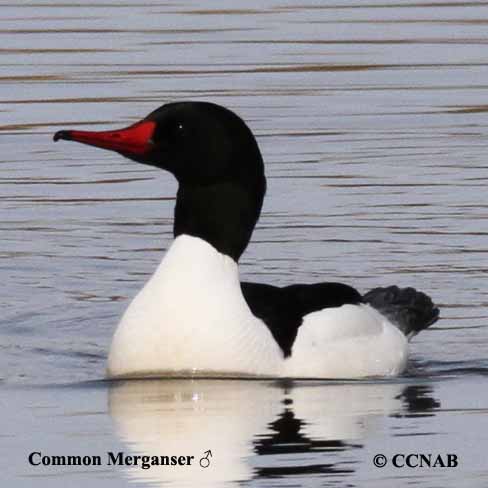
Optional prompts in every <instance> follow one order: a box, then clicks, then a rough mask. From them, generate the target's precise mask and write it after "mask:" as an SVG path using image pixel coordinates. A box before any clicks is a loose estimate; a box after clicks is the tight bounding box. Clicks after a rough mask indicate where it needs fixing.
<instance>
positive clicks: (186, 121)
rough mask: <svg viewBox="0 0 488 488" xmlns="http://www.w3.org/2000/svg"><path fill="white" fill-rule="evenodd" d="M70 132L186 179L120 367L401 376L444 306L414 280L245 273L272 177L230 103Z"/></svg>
mask: <svg viewBox="0 0 488 488" xmlns="http://www.w3.org/2000/svg"><path fill="white" fill-rule="evenodd" d="M59 139H65V140H72V141H77V142H81V143H84V144H88V145H91V146H96V147H100V148H103V149H109V150H112V151H116V152H118V153H120V154H122V155H123V156H125V157H127V158H129V159H132V160H134V161H137V162H140V163H144V164H148V165H151V166H155V167H158V168H161V169H165V170H167V171H169V172H170V173H172V174H173V175H174V176H175V177H176V179H177V181H178V184H179V187H178V193H177V200H176V207H175V214H174V241H173V243H172V244H171V246H170V248H169V249H168V251H167V252H166V254H165V256H164V258H163V260H162V262H161V264H160V265H159V266H158V268H157V269H156V272H155V273H154V274H153V276H152V277H151V278H150V280H149V281H148V283H147V284H146V285H145V286H144V288H143V289H142V290H141V291H140V292H139V294H138V295H137V296H136V297H135V298H134V300H133V301H132V303H131V304H130V305H129V307H128V309H127V310H126V312H125V314H124V315H123V317H122V319H121V321H120V323H119V325H118V327H117V329H116V331H115V334H114V337H113V340H112V345H111V348H110V354H109V358H108V375H109V376H110V377H146V376H184V375H191V376H194V375H197V376H198V375H199V376H210V377H211V376H218V377H220V376H250V377H287V378H362V377H371V376H393V375H398V374H400V373H402V372H403V371H404V370H405V368H406V364H407V349H408V341H409V339H410V338H411V337H413V336H414V335H415V334H417V333H418V332H419V331H421V330H422V329H425V328H427V327H428V326H430V325H431V324H433V323H434V322H435V321H436V320H437V319H438V317H439V310H438V308H436V307H435V306H434V305H433V303H432V300H431V299H430V298H429V297H428V296H427V295H426V294H424V293H422V292H418V291H416V290H415V289H413V288H403V289H400V288H398V287H396V286H390V287H386V288H375V289H373V290H371V291H369V292H368V293H366V294H365V295H361V294H360V293H359V292H358V291H357V290H355V289H354V288H352V287H350V286H348V285H344V284H341V283H316V284H300V285H291V286H286V287H277V286H272V285H265V284H260V283H250V282H242V283H240V281H239V271H238V266H237V263H238V260H239V258H240V256H241V255H242V253H243V252H244V250H245V249H246V247H247V245H248V243H249V240H250V238H251V234H252V231H253V229H254V226H255V225H256V222H257V220H258V218H259V215H260V212H261V206H262V203H263V198H264V194H265V191H266V178H265V175H264V164H263V159H262V156H261V153H260V150H259V147H258V144H257V142H256V139H255V138H254V136H253V134H252V132H251V130H250V129H249V128H248V127H247V125H246V124H245V123H244V121H243V120H242V119H241V118H240V117H238V116H237V115H236V114H235V113H233V112H232V111H230V110H228V109H226V108H224V107H221V106H219V105H216V104H213V103H207V102H179V103H169V104H166V105H163V106H162V107H160V108H159V109H157V110H155V111H154V112H152V113H151V114H149V115H148V116H147V117H146V118H144V119H143V120H142V121H140V122H138V123H136V124H134V125H131V126H130V127H127V128H124V129H121V130H112V131H101V132H91V131H78V130H61V131H59V132H57V133H56V134H55V135H54V140H55V141H57V140H59Z"/></svg>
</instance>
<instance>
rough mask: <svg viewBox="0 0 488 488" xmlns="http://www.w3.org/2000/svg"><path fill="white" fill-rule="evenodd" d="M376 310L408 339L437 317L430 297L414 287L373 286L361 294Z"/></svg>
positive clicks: (437, 313)
mask: <svg viewBox="0 0 488 488" xmlns="http://www.w3.org/2000/svg"><path fill="white" fill-rule="evenodd" d="M363 300H364V302H365V303H369V304H370V305H371V306H372V307H374V308H375V309H376V310H378V312H380V313H381V314H382V315H384V316H385V317H386V318H387V319H388V320H390V321H391V322H392V323H393V324H395V325H396V326H397V327H398V328H399V329H400V330H401V331H402V332H403V333H404V334H405V335H406V336H407V337H408V338H409V339H411V338H412V337H413V336H414V335H416V334H418V333H419V332H420V331H421V330H423V329H426V328H427V327H429V326H430V325H432V324H433V323H434V322H436V321H437V319H438V318H439V309H438V308H437V307H436V306H435V305H434V304H433V303H432V300H431V298H430V297H429V296H428V295H426V294H425V293H422V292H421V291H417V290H415V289H414V288H398V286H388V287H386V288H374V289H373V290H371V291H368V293H366V294H365V295H364V296H363Z"/></svg>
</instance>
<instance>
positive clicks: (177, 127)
mask: <svg viewBox="0 0 488 488" xmlns="http://www.w3.org/2000/svg"><path fill="white" fill-rule="evenodd" d="M169 134H170V137H173V138H175V139H176V138H181V137H183V135H184V134H185V126H184V125H183V124H182V123H181V122H176V123H175V124H174V125H173V126H172V127H171V128H170V131H169Z"/></svg>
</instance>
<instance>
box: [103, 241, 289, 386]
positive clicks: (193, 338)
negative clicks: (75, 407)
mask: <svg viewBox="0 0 488 488" xmlns="http://www.w3.org/2000/svg"><path fill="white" fill-rule="evenodd" d="M282 357H283V356H282V353H281V350H280V348H279V346H278V345H277V344H276V342H275V341H274V339H273V337H272V335H271V333H270V332H269V330H268V328H267V327H266V325H265V324H264V323H263V322H262V321H261V320H259V319H257V318H256V317H255V316H254V315H253V314H252V313H251V311H250V309H249V307H248V305H247V303H246V302H245V300H244V297H243V295H242V292H241V289H240V284H239V273H238V268H237V264H236V263H235V262H234V260H232V259H231V258H229V257H228V256H224V255H222V254H220V253H219V252H217V251H216V250H215V249H214V248H213V247H212V246H211V245H210V244H208V243H207V242H206V241H204V240H202V239H199V238H195V237H190V236H186V235H182V236H179V237H178V238H177V239H176V240H175V241H174V242H173V244H172V245H171V247H170V249H169V250H168V252H167V253H166V255H165V257H164V259H163V261H162V262H161V264H160V265H159V267H158V269H157V270H156V272H155V273H154V275H153V276H152V277H151V279H150V280H149V282H148V283H147V284H146V285H145V287H144V288H143V289H142V290H141V291H140V292H139V294H138V295H137V296H136V298H135V299H134V300H133V301H132V303H131V304H130V306H129V308H128V309H127V311H126V312H125V314H124V316H123V317H122V320H121V321H120V323H119V325H118V327H117V330H116V332H115V335H114V338H113V341H112V346H111V349H110V355H109V360H108V374H109V376H112V377H113V376H148V375H160V374H168V373H170V374H174V373H178V374H185V373H186V374H188V373H192V374H195V373H197V374H222V373H223V374H225V373H227V374H241V375H243V374H248V375H269V376H279V373H280V368H281V367H282V363H283V359H282Z"/></svg>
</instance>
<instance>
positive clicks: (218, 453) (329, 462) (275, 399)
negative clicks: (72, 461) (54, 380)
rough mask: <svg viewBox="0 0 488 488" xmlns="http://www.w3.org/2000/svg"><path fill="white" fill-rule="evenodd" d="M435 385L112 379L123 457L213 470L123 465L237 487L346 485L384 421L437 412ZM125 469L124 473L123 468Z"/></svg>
mask: <svg viewBox="0 0 488 488" xmlns="http://www.w3.org/2000/svg"><path fill="white" fill-rule="evenodd" d="M431 394H432V389H431V386H430V385H408V386H405V384H399V383H392V382H350V383H344V382H324V381H321V382H308V381H307V382H300V381H294V382H284V381H249V380H203V379H199V380H191V379H188V380H182V379H173V380H141V381H124V382H114V383H113V384H112V386H111V388H110V393H109V410H110V414H111V417H112V419H113V421H114V424H115V430H116V433H117V434H118V436H119V438H120V439H121V441H122V442H123V444H124V446H125V451H126V454H141V455H149V456H160V455H194V456H195V459H196V460H197V461H198V459H199V458H201V457H202V455H204V453H205V452H207V451H208V450H211V452H212V458H211V465H210V466H209V467H208V468H207V469H202V468H201V466H200V465H199V463H198V462H195V463H193V464H192V465H191V466H177V467H169V466H162V467H158V466H153V467H151V468H150V469H147V470H142V469H140V467H136V466H132V467H126V468H123V469H124V471H125V473H126V474H127V476H128V477H129V478H130V479H132V480H137V481H139V482H147V483H150V484H151V486H154V485H156V486H158V485H160V486H163V485H168V484H170V485H171V486H201V487H206V486H208V487H218V486H229V485H230V486H233V485H235V486H238V485H240V484H242V482H244V481H251V480H253V479H254V480H259V479H262V480H264V479H269V478H286V479H289V480H290V481H291V480H299V479H300V477H301V476H305V475H306V476H307V477H309V476H316V477H320V478H322V477H324V476H327V477H332V478H333V479H335V480H336V481H337V479H340V480H343V481H345V480H347V478H349V477H350V476H351V475H352V474H353V473H354V471H355V465H356V464H357V463H358V462H360V461H361V457H360V456H359V455H358V454H357V453H358V452H359V450H361V449H362V448H363V446H364V445H365V444H366V443H367V442H368V437H369V436H371V435H373V434H375V433H376V432H377V431H378V430H380V429H382V428H383V423H384V421H385V418H387V417H391V416H404V415H429V414H434V412H435V410H436V409H437V408H438V407H439V402H438V401H437V400H435V399H434V398H432V397H431ZM119 469H121V468H119Z"/></svg>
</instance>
